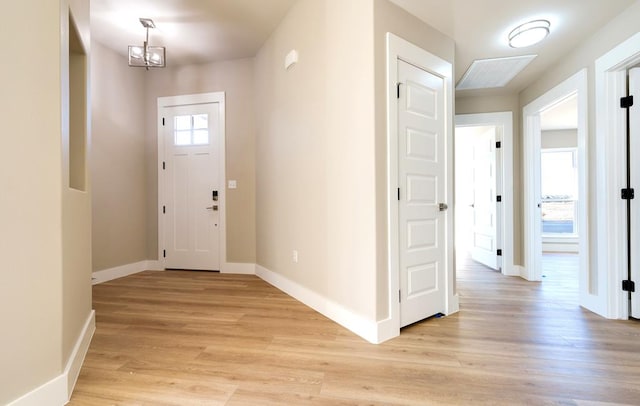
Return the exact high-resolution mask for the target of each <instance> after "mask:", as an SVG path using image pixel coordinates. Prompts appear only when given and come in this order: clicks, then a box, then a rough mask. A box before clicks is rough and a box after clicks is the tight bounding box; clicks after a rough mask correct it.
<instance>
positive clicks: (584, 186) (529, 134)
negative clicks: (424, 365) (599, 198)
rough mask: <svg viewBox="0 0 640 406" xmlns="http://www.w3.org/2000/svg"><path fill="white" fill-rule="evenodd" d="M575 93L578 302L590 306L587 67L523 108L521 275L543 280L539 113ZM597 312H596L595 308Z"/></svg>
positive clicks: (591, 308)
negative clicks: (576, 108)
mask: <svg viewBox="0 0 640 406" xmlns="http://www.w3.org/2000/svg"><path fill="white" fill-rule="evenodd" d="M574 94H575V95H576V97H577V103H578V127H577V130H578V152H577V154H578V202H579V206H578V218H577V219H576V220H577V222H578V230H580V231H579V235H578V256H579V275H578V284H579V286H580V287H579V292H580V305H581V306H584V307H586V308H587V309H589V310H592V311H595V310H593V308H594V307H597V306H596V304H595V302H596V301H597V300H596V299H595V298H593V297H592V295H590V294H589V286H591V281H590V275H591V273H590V270H589V223H588V220H587V207H588V206H589V203H590V202H589V200H588V196H589V188H588V187H589V184H588V181H587V178H588V173H587V171H588V168H589V160H588V156H589V155H588V139H587V137H588V131H587V125H588V121H587V109H588V104H587V94H588V82H587V69H586V68H585V69H581V70H580V71H578V72H577V73H576V74H574V75H573V76H571V77H570V78H568V79H566V80H565V81H563V82H562V83H560V84H559V85H557V86H556V87H554V88H553V89H551V90H549V91H548V92H546V93H545V94H543V95H542V96H540V97H538V98H537V99H535V100H534V101H532V102H531V103H529V104H527V105H526V106H524V108H523V110H522V111H523V113H522V114H523V130H524V137H523V138H524V140H523V142H524V144H523V153H524V162H523V163H524V261H525V269H524V272H523V275H522V277H523V278H525V279H527V280H529V281H541V280H542V264H541V262H542V230H541V227H540V221H541V214H540V209H539V208H538V207H537V204H538V203H539V202H540V201H541V196H540V193H541V192H540V188H539V186H540V165H541V163H540V159H539V158H540V151H541V130H540V114H541V113H542V112H543V111H544V110H546V109H548V108H549V107H551V106H553V105H555V104H556V103H558V102H560V101H562V100H564V99H566V98H567V97H570V96H572V95H574ZM596 313H597V312H596Z"/></svg>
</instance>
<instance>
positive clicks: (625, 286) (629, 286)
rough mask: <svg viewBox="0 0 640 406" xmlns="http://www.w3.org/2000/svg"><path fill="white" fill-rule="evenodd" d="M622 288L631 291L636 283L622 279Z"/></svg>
mask: <svg viewBox="0 0 640 406" xmlns="http://www.w3.org/2000/svg"><path fill="white" fill-rule="evenodd" d="M622 290H623V291H624V292H632V293H633V292H635V291H636V283H635V282H634V281H622Z"/></svg>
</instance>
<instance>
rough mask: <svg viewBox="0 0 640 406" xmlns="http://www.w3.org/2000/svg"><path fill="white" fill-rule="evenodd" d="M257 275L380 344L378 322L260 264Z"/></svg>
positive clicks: (368, 339) (361, 335)
mask: <svg viewBox="0 0 640 406" xmlns="http://www.w3.org/2000/svg"><path fill="white" fill-rule="evenodd" d="M256 275H257V276H258V277H260V278H261V279H263V280H264V281H266V282H267V283H269V284H271V285H273V286H275V287H276V288H278V289H280V290H281V291H283V292H285V293H287V294H288V295H290V296H292V297H294V298H295V299H296V300H299V301H300V302H302V303H304V304H305V305H307V306H309V307H311V308H312V309H314V310H315V311H317V312H319V313H321V314H323V315H324V316H326V317H328V318H330V319H331V320H333V321H335V322H336V323H338V324H340V325H341V326H343V327H345V328H346V329H348V330H351V331H352V332H353V333H355V334H357V335H359V336H360V337H362V338H364V339H365V340H367V341H369V342H370V343H374V344H378V343H380V342H381V341H380V337H379V334H378V322H376V321H374V320H368V319H366V318H364V317H362V316H360V315H358V314H355V313H353V312H352V311H351V310H349V309H347V308H345V307H344V306H342V305H340V304H339V303H336V302H334V301H333V300H331V299H328V298H326V297H324V296H322V295H320V294H318V293H317V292H314V291H312V290H310V289H308V288H306V287H304V286H302V285H300V284H298V283H296V282H294V281H292V280H290V279H288V278H286V277H284V276H282V275H280V274H277V273H275V272H273V271H270V270H268V269H266V268H264V267H262V266H260V265H256Z"/></svg>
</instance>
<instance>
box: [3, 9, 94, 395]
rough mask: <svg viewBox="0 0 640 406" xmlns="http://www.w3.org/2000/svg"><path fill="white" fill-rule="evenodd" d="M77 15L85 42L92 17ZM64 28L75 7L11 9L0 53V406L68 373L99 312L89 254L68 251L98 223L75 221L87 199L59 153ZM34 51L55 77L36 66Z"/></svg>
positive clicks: (84, 218)
mask: <svg viewBox="0 0 640 406" xmlns="http://www.w3.org/2000/svg"><path fill="white" fill-rule="evenodd" d="M74 6H75V7H74V12H75V16H76V19H77V20H78V21H79V23H80V24H79V26H80V27H79V28H80V31H81V33H86V32H87V31H86V30H85V29H84V27H87V26H88V25H87V20H88V14H86V11H88V9H87V8H84V7H80V6H82V4H80V3H75V2H74ZM33 10H38V12H37V13H33ZM61 11H62V15H61ZM66 19H67V1H61V2H54V1H49V0H40V1H37V0H34V1H29V2H9V3H7V4H4V5H3V21H2V25H1V27H2V28H0V32H1V33H2V34H3V35H0V49H2V51H3V53H6V55H11V58H8V59H6V60H4V61H3V63H2V64H0V78H1V79H0V80H1V81H2V85H1V87H2V92H1V93H0V111H2V114H3V118H4V120H3V122H4V123H5V128H4V131H3V134H4V136H3V137H2V141H3V148H4V151H5V152H6V153H5V154H4V156H3V159H1V160H0V174H1V175H0V188H1V189H2V190H3V197H2V199H0V224H2V228H1V229H0V256H1V257H2V258H3V264H2V267H3V272H2V278H3V280H2V283H0V323H1V324H2V346H0V365H2V367H1V368H0V382H2V384H1V385H0V404H6V403H8V402H10V401H12V400H14V399H16V398H18V397H20V396H22V395H24V394H26V393H27V392H30V391H32V390H34V389H35V388H37V387H39V386H40V385H43V384H45V383H46V382H47V381H49V380H51V379H52V378H55V377H56V376H58V375H60V374H61V371H62V369H63V368H64V366H65V364H66V363H67V360H68V357H69V354H70V348H71V343H72V342H75V341H76V340H77V339H78V334H79V331H80V328H81V326H82V325H83V324H84V322H85V321H86V320H87V317H88V316H89V314H90V310H91V308H90V297H91V293H90V292H91V286H90V261H88V260H87V259H88V255H90V254H86V253H84V252H80V250H81V249H84V248H85V247H84V246H81V247H79V248H72V247H71V246H70V244H69V243H70V242H71V241H72V240H73V239H74V238H76V237H78V236H79V235H80V234H83V238H85V239H88V238H89V236H88V235H86V234H84V233H86V231H87V227H88V226H89V224H90V218H89V217H88V215H87V212H79V213H75V216H76V217H74V218H73V219H71V218H69V216H68V215H67V214H68V213H69V210H70V209H72V208H73V207H75V205H76V203H77V204H78V205H79V206H84V207H86V206H87V205H88V198H87V197H86V196H84V197H80V198H79V199H77V200H76V201H72V199H73V198H72V197H70V196H69V190H68V188H67V184H68V171H66V170H65V169H66V166H67V165H68V163H67V162H65V160H64V159H63V154H62V153H61V152H62V151H65V152H66V150H65V146H66V145H67V144H66V136H67V135H66V134H67V132H66V129H67V128H68V126H67V122H66V117H68V116H67V113H68V112H69V106H68V104H67V103H68V99H67V98H66V96H65V94H66V92H67V90H66V89H68V87H66V86H65V83H66V82H65V80H66V79H63V80H62V84H63V86H61V77H62V78H65V77H66V72H67V70H68V65H67V63H66V62H65V60H66V57H67V55H68V53H67V44H66V40H64V41H62V43H61V41H60V38H61V32H65V30H66ZM26 21H28V22H29V24H25V22H26ZM62 37H63V38H64V36H62ZM33 44H38V55H39V58H42V59H41V60H46V61H48V64H47V69H43V68H42V64H40V63H34V61H33V54H32V52H31V50H32V49H33V48H32V47H33ZM61 67H62V68H61ZM61 113H62V114H61ZM34 117H35V118H34ZM63 119H64V120H63ZM65 157H66V153H65Z"/></svg>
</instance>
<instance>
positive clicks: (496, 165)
mask: <svg viewBox="0 0 640 406" xmlns="http://www.w3.org/2000/svg"><path fill="white" fill-rule="evenodd" d="M512 120H513V117H512V113H511V112H502V113H482V114H460V115H456V132H455V205H454V210H455V219H456V220H455V230H456V241H455V249H456V261H457V262H456V263H457V264H464V263H465V262H466V261H469V260H473V261H474V262H477V263H480V264H482V265H484V266H487V267H489V268H491V269H494V270H498V271H500V272H501V273H502V274H504V275H514V276H520V271H519V269H518V267H516V266H514V264H513V170H512V168H513V121H512Z"/></svg>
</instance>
